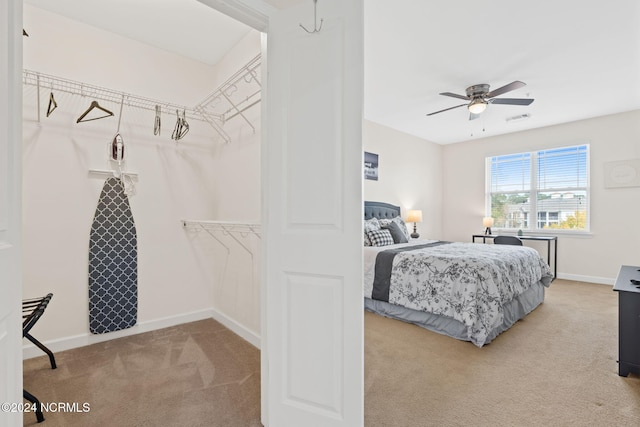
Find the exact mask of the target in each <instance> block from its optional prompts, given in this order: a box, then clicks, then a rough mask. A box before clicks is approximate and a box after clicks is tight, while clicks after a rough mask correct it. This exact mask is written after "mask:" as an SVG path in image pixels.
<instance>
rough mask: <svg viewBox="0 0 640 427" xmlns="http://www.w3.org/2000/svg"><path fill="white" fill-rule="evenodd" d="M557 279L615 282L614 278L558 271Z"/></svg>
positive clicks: (606, 283)
mask: <svg viewBox="0 0 640 427" xmlns="http://www.w3.org/2000/svg"><path fill="white" fill-rule="evenodd" d="M558 279H565V280H575V281H577V282H588V283H599V284H601V285H611V286H613V284H614V283H615V281H616V279H615V278H614V279H609V278H608V277H593V276H580V275H578V274H564V273H558Z"/></svg>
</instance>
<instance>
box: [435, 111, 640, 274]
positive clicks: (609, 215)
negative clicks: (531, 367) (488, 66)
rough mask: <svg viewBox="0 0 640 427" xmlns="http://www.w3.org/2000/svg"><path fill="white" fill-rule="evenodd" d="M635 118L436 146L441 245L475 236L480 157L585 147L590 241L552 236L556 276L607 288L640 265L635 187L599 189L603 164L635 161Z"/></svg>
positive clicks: (481, 202) (638, 129)
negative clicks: (623, 268) (624, 268)
mask: <svg viewBox="0 0 640 427" xmlns="http://www.w3.org/2000/svg"><path fill="white" fill-rule="evenodd" d="M639 141H640V111H633V112H628V113H622V114H616V115H611V116H605V117H599V118H594V119H590V120H583V121H578V122H573V123H568V124H563V125H558V126H551V127H546V128H540V129H534V130H530V131H524V132H518V133H513V134H509V135H504V136H497V137H491V138H485V139H479V140H476V141H470V142H463V143H459V144H452V145H446V146H443V151H442V152H443V156H442V164H443V173H444V187H443V204H442V212H443V238H444V239H446V240H458V241H470V239H471V235H472V234H475V233H482V231H483V227H482V217H483V216H484V211H485V199H484V194H485V187H484V185H485V157H488V156H495V155H501V154H508V153H518V152H522V151H530V150H536V149H545V148H552V147H562V146H569V145H575V144H579V143H590V144H591V235H590V236H588V237H570V236H566V235H559V237H558V275H559V277H564V278H569V279H576V280H588V281H594V282H602V283H613V280H614V279H615V277H616V275H617V272H618V269H619V267H620V265H621V264H631V265H638V264H640V250H639V249H638V242H640V227H639V226H638V218H639V217H638V212H640V188H638V187H635V188H604V163H606V162H610V161H617V160H627V159H638V158H640V142H639Z"/></svg>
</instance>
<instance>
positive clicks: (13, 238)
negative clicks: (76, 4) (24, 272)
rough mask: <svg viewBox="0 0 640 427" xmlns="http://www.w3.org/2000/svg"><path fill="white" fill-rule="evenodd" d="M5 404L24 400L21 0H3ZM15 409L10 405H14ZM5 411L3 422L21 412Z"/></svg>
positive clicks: (0, 117) (0, 365) (0, 229)
mask: <svg viewBox="0 0 640 427" xmlns="http://www.w3.org/2000/svg"><path fill="white" fill-rule="evenodd" d="M0 64H2V66H0V403H16V404H18V403H21V402H22V328H21V316H22V314H21V313H22V310H21V302H20V300H21V293H22V290H21V289H22V285H21V271H20V268H21V261H20V256H21V254H20V242H21V240H20V235H21V230H20V212H21V209H20V204H21V197H20V191H21V188H20V174H21V171H22V168H21V162H22V83H21V82H22V77H21V76H22V0H3V1H0ZM9 408H10V407H9ZM5 409H6V407H5V406H3V410H2V411H0V425H2V426H18V425H22V414H21V413H16V412H14V413H11V412H6V411H5Z"/></svg>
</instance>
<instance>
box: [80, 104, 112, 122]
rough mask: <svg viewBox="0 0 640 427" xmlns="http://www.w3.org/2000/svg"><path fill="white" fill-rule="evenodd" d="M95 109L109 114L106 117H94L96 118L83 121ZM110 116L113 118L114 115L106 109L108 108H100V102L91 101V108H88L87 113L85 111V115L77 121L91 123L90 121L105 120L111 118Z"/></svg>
mask: <svg viewBox="0 0 640 427" xmlns="http://www.w3.org/2000/svg"><path fill="white" fill-rule="evenodd" d="M94 108H97V109H98V110H102V111H104V112H105V113H107V114H106V115H104V116H100V117H94V118H92V119H86V120H83V119H84V117H85V116H86V115H87V114H89V112H90V111H91V110H93V109H94ZM109 116H113V113H112V112H111V111H109V110H107V109H106V108H104V107H101V106H100V104H98V101H91V105H90V106H89V108H87V111H85V112H84V113H82V115H81V116H80V117H78V120H76V123H80V122H89V121H91V120H98V119H104V118H105V117H109Z"/></svg>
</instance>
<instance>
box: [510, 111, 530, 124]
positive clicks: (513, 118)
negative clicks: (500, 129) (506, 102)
mask: <svg viewBox="0 0 640 427" xmlns="http://www.w3.org/2000/svg"><path fill="white" fill-rule="evenodd" d="M530 117H531V114H529V113H525V114H518V115H517V116H511V117H507V118H506V119H505V120H506V121H507V123H512V122H519V121H521V120H526V119H528V118H530Z"/></svg>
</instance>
